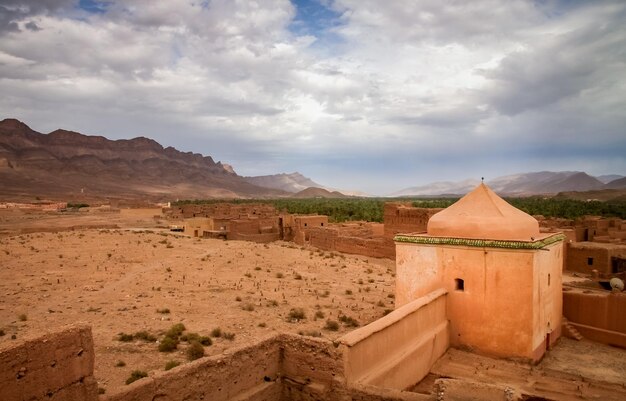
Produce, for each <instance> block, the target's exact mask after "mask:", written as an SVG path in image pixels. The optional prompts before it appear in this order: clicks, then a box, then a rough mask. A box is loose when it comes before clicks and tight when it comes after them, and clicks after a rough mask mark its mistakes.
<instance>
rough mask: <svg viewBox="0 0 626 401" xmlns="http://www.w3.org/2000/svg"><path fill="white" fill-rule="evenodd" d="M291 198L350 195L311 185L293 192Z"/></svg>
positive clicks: (334, 197)
mask: <svg viewBox="0 0 626 401" xmlns="http://www.w3.org/2000/svg"><path fill="white" fill-rule="evenodd" d="M291 197H292V198H299V199H309V198H333V199H336V198H350V196H348V195H344V194H342V193H341V192H337V191H333V192H331V191H327V190H325V189H323V188H315V187H311V188H307V189H304V190H302V191H300V192H298V193H295V194H293V195H291Z"/></svg>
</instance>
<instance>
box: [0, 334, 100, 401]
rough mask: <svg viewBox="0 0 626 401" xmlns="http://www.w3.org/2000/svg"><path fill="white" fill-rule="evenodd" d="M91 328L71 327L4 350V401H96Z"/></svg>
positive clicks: (0, 357) (0, 392)
mask: <svg viewBox="0 0 626 401" xmlns="http://www.w3.org/2000/svg"><path fill="white" fill-rule="evenodd" d="M93 368H94V348H93V340H92V336H91V328H90V327H89V326H85V325H75V326H69V327H67V328H64V329H62V330H61V331H59V332H55V333H48V334H44V335H43V336H40V337H37V338H30V339H26V340H23V341H19V342H18V341H15V342H11V343H5V344H3V345H2V346H1V347H0V400H6V401H11V400H29V401H31V400H32V401H37V400H52V401H54V400H57V401H96V400H97V399H98V385H97V382H96V380H95V379H94V377H93Z"/></svg>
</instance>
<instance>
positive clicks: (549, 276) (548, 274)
mask: <svg viewBox="0 0 626 401" xmlns="http://www.w3.org/2000/svg"><path fill="white" fill-rule="evenodd" d="M549 286H550V273H548V287H549Z"/></svg>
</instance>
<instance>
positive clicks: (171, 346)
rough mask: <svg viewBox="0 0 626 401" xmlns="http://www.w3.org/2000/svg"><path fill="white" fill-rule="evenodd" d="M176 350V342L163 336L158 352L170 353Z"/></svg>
mask: <svg viewBox="0 0 626 401" xmlns="http://www.w3.org/2000/svg"><path fill="white" fill-rule="evenodd" d="M176 348H178V340H177V339H174V338H172V337H168V336H165V337H163V339H162V340H161V342H160V343H159V352H172V351H174V350H175V349H176Z"/></svg>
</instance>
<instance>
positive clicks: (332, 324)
mask: <svg viewBox="0 0 626 401" xmlns="http://www.w3.org/2000/svg"><path fill="white" fill-rule="evenodd" d="M324 328H325V329H326V330H330V331H337V330H339V323H337V322H336V321H334V320H330V319H329V320H327V321H326V326H324Z"/></svg>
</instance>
